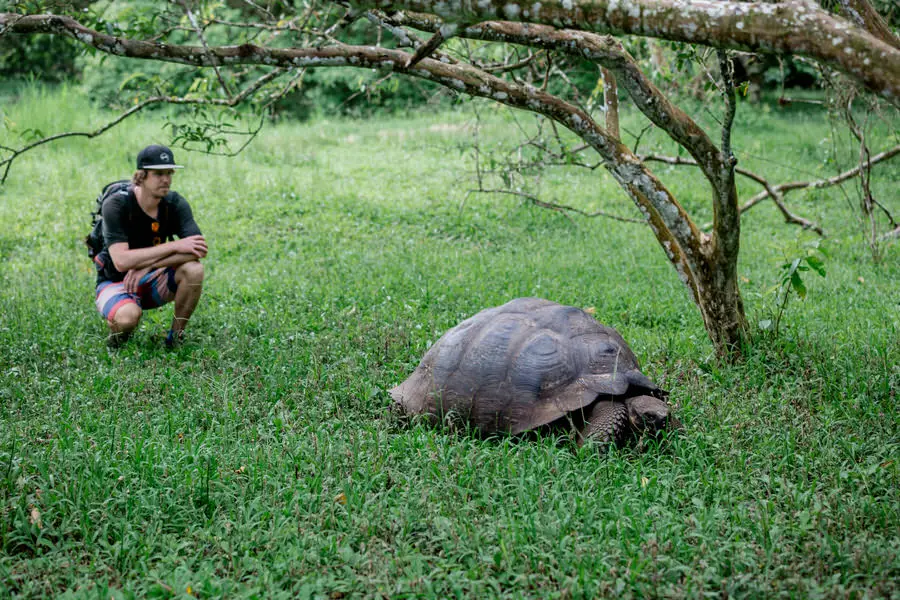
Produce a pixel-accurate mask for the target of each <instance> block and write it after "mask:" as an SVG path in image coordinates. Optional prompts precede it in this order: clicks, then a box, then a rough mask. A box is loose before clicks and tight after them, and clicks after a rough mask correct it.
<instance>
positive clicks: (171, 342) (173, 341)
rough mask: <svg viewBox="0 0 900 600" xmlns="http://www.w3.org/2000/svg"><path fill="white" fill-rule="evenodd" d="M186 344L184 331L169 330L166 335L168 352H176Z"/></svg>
mask: <svg viewBox="0 0 900 600" xmlns="http://www.w3.org/2000/svg"><path fill="white" fill-rule="evenodd" d="M183 343H184V330H183V329H182V330H181V331H174V330H172V329H170V330H169V333H167V334H166V350H174V349H175V348H177V347H178V346H180V345H181V344H183Z"/></svg>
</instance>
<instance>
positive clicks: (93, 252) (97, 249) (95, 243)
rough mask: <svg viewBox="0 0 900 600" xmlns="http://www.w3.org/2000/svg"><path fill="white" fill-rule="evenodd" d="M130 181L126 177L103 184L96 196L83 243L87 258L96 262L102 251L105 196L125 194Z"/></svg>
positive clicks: (129, 218)
mask: <svg viewBox="0 0 900 600" xmlns="http://www.w3.org/2000/svg"><path fill="white" fill-rule="evenodd" d="M129 185H131V181H129V180H128V179H120V180H119V181H113V182H112V183H107V184H106V185H105V186H103V190H102V191H101V192H100V195H99V196H97V205H96V207H95V209H94V212H92V213H91V224H92V228H91V232H90V233H89V234H87V236H86V237H85V238H84V243H85V244H86V245H87V247H88V258H90V259H91V260H93V261H95V262H96V259H97V256H99V254H100V253H101V252H103V248H104V247H105V246H106V243H105V242H104V241H103V203H104V202H106V200H107V198H112V197H113V196H115V195H116V194H123V193H124V194H127V193H128V186H129ZM132 210H133V209H132V206H131V203H128V221H129V222H131V215H132Z"/></svg>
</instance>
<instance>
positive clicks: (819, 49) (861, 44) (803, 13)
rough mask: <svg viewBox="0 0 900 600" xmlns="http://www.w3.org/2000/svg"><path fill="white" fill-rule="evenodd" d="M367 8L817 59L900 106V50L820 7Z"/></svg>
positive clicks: (620, 1)
mask: <svg viewBox="0 0 900 600" xmlns="http://www.w3.org/2000/svg"><path fill="white" fill-rule="evenodd" d="M349 1H350V4H351V5H352V6H355V7H357V8H361V9H369V8H379V9H381V10H384V11H387V12H390V11H416V12H424V13H434V14H437V15H439V16H440V17H441V18H443V19H444V20H445V21H453V22H460V23H462V22H471V23H477V22H481V21H490V20H494V19H502V20H506V21H520V22H529V23H547V24H551V25H554V26H557V27H566V28H575V29H579V30H582V31H593V32H599V33H613V34H622V33H626V34H634V35H641V36H648V37H656V38H661V39H667V40H671V41H677V42H688V43H692V44H703V45H706V46H711V47H713V48H722V49H725V48H728V49H733V50H746V51H751V52H757V53H764V54H781V55H785V54H799V55H802V56H808V57H811V58H816V59H819V60H821V61H823V62H825V63H828V64H829V65H831V66H833V67H834V68H836V69H838V70H840V71H842V72H844V73H846V74H847V75H849V76H851V77H854V78H855V79H857V80H859V81H861V82H862V83H864V84H865V85H866V86H867V87H868V88H869V89H871V90H872V91H874V92H876V93H878V94H880V95H882V96H883V97H884V98H886V99H887V100H888V101H890V102H892V103H893V104H895V105H897V106H900V50H898V49H897V48H894V47H893V46H891V45H890V44H887V43H885V42H883V41H882V40H880V39H878V38H876V37H875V36H873V35H872V34H871V33H869V32H868V31H866V30H864V29H861V28H859V27H856V26H853V25H849V24H848V22H847V21H846V20H844V19H839V18H836V17H834V16H832V15H831V14H829V13H828V12H826V11H824V10H822V9H821V8H819V7H818V6H816V5H814V4H812V3H808V2H802V1H798V0H789V1H787V2H784V3H778V4H770V3H767V2H737V1H728V0H721V1H720V0H691V1H690V2H684V1H680V0H546V1H544V2H536V3H534V4H531V5H529V4H524V5H520V4H517V3H511V2H508V0H479V1H478V2H446V1H444V0H349Z"/></svg>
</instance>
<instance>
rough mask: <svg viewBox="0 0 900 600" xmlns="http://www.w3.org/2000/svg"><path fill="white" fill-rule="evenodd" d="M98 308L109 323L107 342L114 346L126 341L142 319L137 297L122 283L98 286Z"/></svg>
mask: <svg viewBox="0 0 900 600" xmlns="http://www.w3.org/2000/svg"><path fill="white" fill-rule="evenodd" d="M95 304H96V306H97V310H98V311H100V314H101V315H103V316H104V317H106V322H107V323H108V324H109V338H108V340H107V342H108V343H109V345H110V346H112V347H114V348H115V347H118V346H120V345H121V344H122V343H124V342H125V341H126V340H127V339H128V337H129V336H130V335H131V332H132V331H134V330H135V328H136V327H137V326H138V323H140V321H141V314H142V310H141V307H140V305H139V304H138V303H137V297H136V296H134V295H133V294H129V293H127V292H126V291H125V286H123V285H122V284H121V283H111V282H106V283H103V284H101V285H100V286H99V287H98V288H97V298H96V300H95Z"/></svg>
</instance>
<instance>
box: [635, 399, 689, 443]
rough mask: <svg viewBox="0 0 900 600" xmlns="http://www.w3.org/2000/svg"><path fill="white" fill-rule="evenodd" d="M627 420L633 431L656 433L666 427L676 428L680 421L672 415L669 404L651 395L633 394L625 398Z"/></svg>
mask: <svg viewBox="0 0 900 600" xmlns="http://www.w3.org/2000/svg"><path fill="white" fill-rule="evenodd" d="M625 406H626V407H628V421H629V422H630V423H631V426H632V427H633V428H634V432H635V433H637V434H638V435H640V434H641V433H648V434H651V435H653V434H656V433H659V432H660V431H664V430H666V429H678V428H680V427H681V423H679V422H678V419H676V418H675V417H673V416H672V414H671V412H672V411H671V409H670V408H669V405H668V404H666V403H665V401H664V400H660V399H659V398H654V397H653V396H633V397H631V398H628V399H626V400H625Z"/></svg>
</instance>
